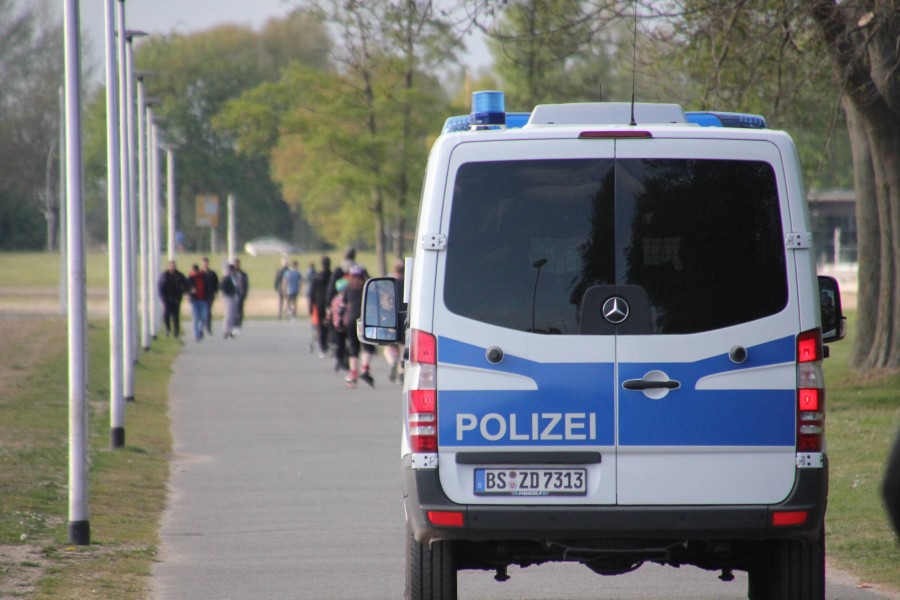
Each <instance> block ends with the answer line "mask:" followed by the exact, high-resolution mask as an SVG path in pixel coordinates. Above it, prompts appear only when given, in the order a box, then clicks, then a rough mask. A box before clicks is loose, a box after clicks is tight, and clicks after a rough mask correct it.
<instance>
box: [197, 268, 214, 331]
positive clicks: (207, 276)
mask: <svg viewBox="0 0 900 600" xmlns="http://www.w3.org/2000/svg"><path fill="white" fill-rule="evenodd" d="M200 272H201V273H203V278H204V282H205V283H206V301H207V303H208V304H209V307H208V308H207V312H206V333H208V334H209V335H212V307H213V302H215V300H216V294H218V293H219V276H218V275H217V274H216V272H215V271H213V270H212V269H210V268H209V257H206V256H204V257H203V260H202V261H201V269H200Z"/></svg>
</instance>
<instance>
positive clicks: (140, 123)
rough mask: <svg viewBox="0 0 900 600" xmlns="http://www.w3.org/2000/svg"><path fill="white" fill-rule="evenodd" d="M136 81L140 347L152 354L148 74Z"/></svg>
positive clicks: (141, 74) (140, 75)
mask: <svg viewBox="0 0 900 600" xmlns="http://www.w3.org/2000/svg"><path fill="white" fill-rule="evenodd" d="M135 75H136V78H137V106H138V111H139V113H138V120H137V131H138V133H137V143H138V149H137V152H138V240H139V245H140V295H141V347H142V348H143V349H144V351H148V350H150V290H149V287H150V286H149V285H148V282H147V279H148V278H149V276H150V260H149V244H148V226H147V216H148V213H147V111H148V109H149V107H148V105H147V99H146V93H145V90H144V78H145V77H146V76H147V75H148V74H147V73H136V74H135Z"/></svg>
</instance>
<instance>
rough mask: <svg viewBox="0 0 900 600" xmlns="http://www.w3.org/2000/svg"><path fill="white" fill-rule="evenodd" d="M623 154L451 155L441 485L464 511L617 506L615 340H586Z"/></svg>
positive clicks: (607, 265) (608, 262)
mask: <svg viewBox="0 0 900 600" xmlns="http://www.w3.org/2000/svg"><path fill="white" fill-rule="evenodd" d="M613 149H614V144H613V142H612V141H610V140H602V141H596V142H595V143H591V144H588V145H585V144H584V143H578V141H577V140H517V141H497V142H488V141H484V142H478V143H473V144H465V143H464V144H461V145H459V146H457V147H456V148H455V149H454V150H453V153H452V155H451V157H450V164H449V167H448V173H449V180H448V184H447V189H446V191H445V196H444V208H443V213H442V224H441V233H442V234H444V235H446V236H447V245H446V251H441V252H436V253H435V255H436V258H435V260H436V261H437V265H436V268H437V271H436V272H437V277H436V280H435V305H434V321H433V331H434V333H435V335H436V336H437V344H438V346H437V360H438V364H437V374H436V379H437V389H438V391H437V406H438V432H439V434H438V447H439V452H440V454H439V471H440V480H441V485H442V487H443V489H444V491H445V493H446V494H447V496H448V497H449V498H450V499H451V500H453V501H454V502H459V503H463V504H472V503H482V504H492V503H494V504H501V503H503V504H508V503H511V502H528V503H540V504H614V503H615V501H616V487H615V486H616V475H615V472H616V456H615V371H614V369H615V360H614V359H615V338H614V336H613V335H604V336H581V335H579V320H580V315H579V306H580V298H581V296H582V295H583V293H584V288H585V285H586V283H585V282H588V281H590V282H591V283H593V282H604V283H609V284H611V283H613V275H614V264H613V261H612V259H613V254H612V251H611V250H612V245H611V241H612V234H613V227H614V223H613V217H614V211H613V205H612V203H613V200H614V183H615V182H614V178H613V173H614V161H613ZM548 157H553V158H552V159H548ZM595 243H596V245H597V246H601V245H604V246H608V250H604V251H602V252H601V251H598V248H597V247H595V246H594V244H595ZM426 260H430V257H427V255H426Z"/></svg>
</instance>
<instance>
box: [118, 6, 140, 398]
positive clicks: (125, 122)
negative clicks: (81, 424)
mask: <svg viewBox="0 0 900 600" xmlns="http://www.w3.org/2000/svg"><path fill="white" fill-rule="evenodd" d="M117 8H118V10H119V11H118V14H117V17H118V23H119V27H118V29H119V38H118V44H119V64H120V66H121V68H120V71H119V103H120V104H121V106H122V122H121V127H120V130H119V141H120V143H121V148H120V150H121V153H122V155H121V160H120V162H119V165H120V167H121V175H122V178H121V179H122V181H121V184H122V215H121V216H122V295H123V299H122V329H123V331H122V354H123V361H122V362H123V365H122V367H123V372H122V379H123V389H122V395H123V396H124V398H125V401H126V402H133V401H134V365H135V363H137V336H136V335H135V327H134V323H135V321H134V315H135V293H134V228H133V226H132V224H133V222H134V208H133V207H134V159H133V157H134V96H133V93H132V71H133V68H132V64H131V40H132V33H131V32H129V31H127V30H126V29H125V0H119V2H118V4H117Z"/></svg>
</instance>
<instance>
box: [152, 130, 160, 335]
mask: <svg viewBox="0 0 900 600" xmlns="http://www.w3.org/2000/svg"><path fill="white" fill-rule="evenodd" d="M160 133H161V132H160V128H159V125H158V124H157V125H156V126H155V128H154V133H153V278H152V279H151V280H150V285H151V288H150V298H151V300H153V308H154V310H153V339H156V334H157V332H158V331H159V329H160V324H161V323H162V308H163V306H162V303H161V302H157V301H156V295H155V294H154V293H153V289H154V288H153V287H152V286H155V285H156V282H157V281H159V276H160V275H161V274H162V270H161V266H160V258H161V257H162V227H161V225H162V224H161V223H160V213H161V211H162V209H161V207H160V201H161V200H162V183H161V175H160V168H161V164H160V160H159V143H160V142H159V140H160Z"/></svg>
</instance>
